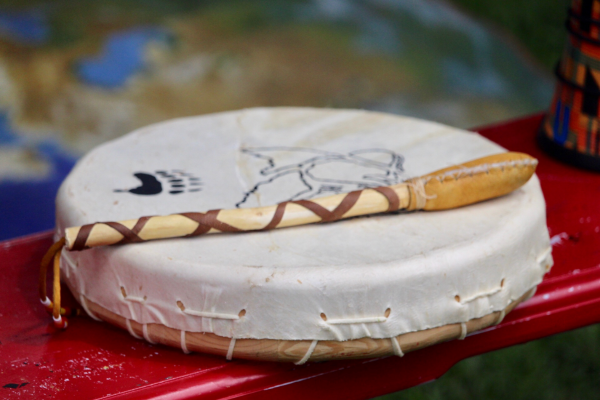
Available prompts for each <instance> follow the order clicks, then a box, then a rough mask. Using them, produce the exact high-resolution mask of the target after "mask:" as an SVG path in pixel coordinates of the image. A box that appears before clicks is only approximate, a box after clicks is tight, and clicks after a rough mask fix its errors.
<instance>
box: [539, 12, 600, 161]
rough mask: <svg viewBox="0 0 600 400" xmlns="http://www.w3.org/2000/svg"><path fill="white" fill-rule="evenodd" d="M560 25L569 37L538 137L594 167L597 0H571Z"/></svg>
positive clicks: (597, 148)
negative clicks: (566, 14) (564, 27)
mask: <svg viewBox="0 0 600 400" xmlns="http://www.w3.org/2000/svg"><path fill="white" fill-rule="evenodd" d="M566 28H567V30H568V32H569V38H568V41H567V45H566V47H565V51H564V54H563V57H562V59H561V60H560V62H559V64H558V65H557V67H556V71H555V73H556V76H557V84H556V90H555V92H554V97H553V99H552V103H551V105H550V109H549V111H548V113H547V115H546V117H545V118H544V120H543V123H542V126H541V129H540V134H539V142H540V145H541V147H542V148H543V149H544V150H546V151H547V152H548V153H550V154H551V155H553V156H555V157H557V158H559V159H561V160H564V161H566V162H569V163H571V164H574V165H577V166H580V167H583V168H588V169H592V170H600V108H599V103H600V2H598V1H591V0H574V1H573V4H572V8H571V9H570V10H569V14H568V19H567V21H566Z"/></svg>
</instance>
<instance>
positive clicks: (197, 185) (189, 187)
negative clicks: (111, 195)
mask: <svg viewBox="0 0 600 400" xmlns="http://www.w3.org/2000/svg"><path fill="white" fill-rule="evenodd" d="M133 176H135V177H136V178H137V179H139V181H140V183H141V185H140V186H136V187H134V188H131V189H115V190H114V191H115V192H117V193H123V192H129V193H132V194H137V195H142V196H152V195H157V194H160V193H162V192H163V188H164V187H165V186H166V187H167V189H166V191H167V192H168V193H169V194H173V195H175V194H181V193H185V192H186V191H187V192H192V193H193V192H200V191H202V181H201V180H200V178H198V177H196V176H194V175H193V174H191V173H188V172H185V171H183V170H180V169H174V170H171V171H170V172H169V171H165V170H159V171H154V173H147V172H136V173H134V174H133Z"/></svg>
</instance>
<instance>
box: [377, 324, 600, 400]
mask: <svg viewBox="0 0 600 400" xmlns="http://www.w3.org/2000/svg"><path fill="white" fill-rule="evenodd" d="M598 398H600V324H599V325H592V326H589V327H587V328H582V329H578V330H575V331H570V332H565V333H562V334H559V335H555V336H550V337H547V338H544V339H540V340H536V341H533V342H529V343H526V344H523V345H519V346H513V347H509V348H506V349H503V350H499V351H495V352H493V353H488V354H484V355H481V356H477V357H473V358H470V359H467V360H464V361H462V362H460V363H458V364H456V365H455V366H454V367H452V368H451V369H450V371H448V372H447V373H446V374H445V375H444V376H442V377H441V378H440V379H438V380H437V381H434V382H431V383H427V384H425V385H421V386H417V387H414V388H412V389H408V390H405V391H402V392H397V393H392V394H389V395H386V396H382V397H379V398H377V399H378V400H424V399H427V400H438V399H444V400H454V399H460V400H469V399H487V400H501V399H502V400H504V399H507V400H508V399H510V400H521V399H522V400H532V399H535V400H537V399H539V400H563V399H564V400H571V399H582V400H583V399H598Z"/></svg>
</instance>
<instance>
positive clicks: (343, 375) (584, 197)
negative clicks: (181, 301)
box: [0, 116, 600, 399]
mask: <svg viewBox="0 0 600 400" xmlns="http://www.w3.org/2000/svg"><path fill="white" fill-rule="evenodd" d="M539 123H540V116H533V117H529V118H525V119H521V120H518V121H513V122H509V123H505V124H502V125H497V126H492V127H488V128H485V129H482V130H481V133H482V134H483V135H485V136H486V137H488V138H490V139H491V140H493V141H495V142H497V143H500V144H501V145H503V146H505V147H506V148H508V149H510V150H515V151H523V152H527V153H529V154H531V155H533V156H535V157H537V158H539V160H540V165H539V168H538V176H539V178H540V179H541V182H542V188H543V191H544V195H545V196H546V201H547V205H548V226H549V228H550V234H551V237H552V244H553V254H554V259H555V266H554V268H553V269H552V271H551V272H550V274H548V275H547V276H546V278H545V280H544V281H543V282H542V284H540V286H539V288H538V291H537V294H536V295H535V296H534V297H533V298H531V299H530V300H529V301H527V302H526V303H524V304H522V305H521V306H520V307H518V308H517V309H516V310H514V311H513V312H512V313H510V314H509V315H508V316H507V317H506V319H505V320H504V321H503V322H502V324H500V325H498V326H495V327H491V328H488V329H486V330H484V331H482V332H481V333H479V334H476V335H473V336H469V337H467V338H466V339H465V340H464V341H453V342H448V343H444V344H440V345H436V346H433V347H430V348H427V349H424V350H420V351H418V352H415V353H410V354H407V355H406V356H405V357H404V358H398V357H386V358H379V359H373V360H356V361H344V362H341V361H335V362H333V361H331V362H324V363H310V364H306V365H303V366H295V365H293V364H274V363H260V362H248V361H235V360H234V361H231V362H226V361H225V360H224V359H223V358H221V357H214V356H206V355H200V354H193V355H184V354H182V352H181V351H179V350H175V349H170V348H166V347H162V346H153V345H150V344H148V343H145V342H144V341H139V340H136V339H134V338H133V337H131V336H130V335H129V334H128V333H127V332H125V331H121V330H119V329H116V328H114V327H112V326H110V325H108V324H106V323H100V322H95V321H93V320H91V319H90V318H87V317H81V318H73V319H71V321H70V322H71V325H70V327H69V328H68V329H67V330H66V331H60V332H58V331H55V329H54V328H53V327H52V326H51V324H50V319H49V317H48V314H46V312H45V311H44V309H43V308H42V306H41V305H40V303H39V300H38V298H37V270H38V264H39V260H40V258H41V256H42V254H43V253H44V252H45V251H46V249H47V248H48V246H49V245H50V241H51V238H50V233H42V234H37V235H32V236H27V237H24V238H20V239H15V240H10V241H6V242H1V243H0V259H1V260H2V262H1V264H0V398H8V399H12V398H36V399H42V398H52V397H54V398H60V399H98V398H109V399H125V398H127V399H130V398H131V399H158V398H161V399H189V398H198V397H201V398H203V399H224V398H239V397H241V398H244V399H258V398H260V399H282V398H289V399H296V398H298V399H306V398H310V397H311V396H315V397H316V396H318V397H320V398H328V399H335V398H342V399H365V398H370V397H374V396H378V395H382V394H385V393H390V392H394V391H398V390H400V389H405V388H408V387H411V386H414V385H417V384H419V383H423V382H427V381H430V380H432V379H436V378H438V377H439V376H441V375H442V374H444V373H445V372H446V371H447V370H448V369H449V368H450V367H451V366H452V365H454V364H455V363H456V362H458V361H460V360H462V359H464V358H467V357H471V356H474V355H477V354H481V353H485V352H489V351H492V350H497V349H500V348H503V347H507V346H511V345H514V344H518V343H523V342H526V341H529V340H534V339H538V338H541V337H544V336H548V335H551V334H554V333H558V332H563V331H566V330H569V329H574V328H579V327H582V326H585V325H589V324H592V323H597V322H600V210H599V209H598V207H597V204H598V200H597V199H600V174H593V173H590V172H586V171H581V170H578V169H575V168H572V167H569V166H566V165H563V164H561V163H559V162H557V161H554V160H553V159H550V158H548V157H547V156H546V155H544V154H543V153H541V152H540V150H538V148H537V146H536V144H535V131H536V129H537V127H538V126H539Z"/></svg>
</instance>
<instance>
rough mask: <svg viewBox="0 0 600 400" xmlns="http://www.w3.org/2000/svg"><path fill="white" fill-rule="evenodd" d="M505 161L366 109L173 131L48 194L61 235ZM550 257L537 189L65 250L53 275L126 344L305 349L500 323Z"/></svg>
mask: <svg viewBox="0 0 600 400" xmlns="http://www.w3.org/2000/svg"><path fill="white" fill-rule="evenodd" d="M503 151H505V150H504V149H502V148H501V147H499V146H498V145H496V144H494V143H492V142H490V141H488V140H486V139H485V138H483V137H481V136H479V135H477V134H475V133H470V132H466V131H462V130H459V129H455V128H450V127H447V126H443V125H440V124H436V123H431V122H425V121H420V120H415V119H412V118H406V117H399V116H392V115H387V114H380V113H372V112H365V111H352V110H318V109H305V108H275V109H249V110H242V111H236V112H228V113H221V114H214V115H208V116H202V117H194V118H185V119H178V120H173V121H168V122H165V123H161V124H157V125H152V126H149V127H146V128H143V129H140V130H137V131H135V132H133V133H131V134H129V135H126V136H124V137H122V138H120V139H118V140H115V141H112V142H109V143H106V144H104V145H102V146H100V147H98V148H97V149H95V150H93V151H92V152H91V153H89V154H88V155H87V156H85V157H84V158H83V159H82V160H81V161H79V163H78V164H77V166H76V167H75V169H74V170H73V172H72V173H71V174H70V175H69V177H68V178H67V179H66V180H65V182H64V183H63V185H62V187H61V189H60V192H59V195H58V198H57V220H58V222H57V225H58V229H59V231H63V230H64V228H66V227H69V226H78V225H83V224H88V223H93V222H98V221H115V220H123V219H131V218H137V217H140V216H146V215H167V214H172V213H180V212H190V211H206V210H210V209H224V208H235V207H241V208H244V207H255V206H264V205H271V204H276V203H278V202H281V201H286V200H299V199H310V198H315V197H319V196H326V195H330V194H335V193H344V192H349V191H352V190H357V189H362V188H366V187H376V186H385V185H392V184H395V183H399V182H402V181H404V180H406V179H408V178H412V177H415V176H419V175H423V174H426V173H429V172H432V171H434V170H437V169H440V168H445V167H448V166H450V165H454V164H460V163H463V162H467V161H470V160H472V159H475V158H479V157H483V156H487V155H491V154H495V153H499V152H503ZM549 249H550V244H549V238H548V231H547V228H546V224H545V205H544V198H543V196H542V193H541V190H540V186H539V182H538V180H537V178H536V177H535V176H534V177H533V178H532V179H531V180H530V181H529V183H527V184H526V185H525V186H524V187H522V188H521V189H519V190H517V191H515V192H513V193H511V194H510V195H507V196H504V197H502V198H498V199H494V200H490V201H486V202H483V203H480V204H476V205H472V206H468V207H463V208H459V209H455V210H449V211H439V212H414V213H404V214H398V213H396V214H386V215H377V216H371V217H361V218H354V219H350V220H345V221H340V222H336V223H331V224H318V225H307V226H301V227H295V228H287V229H278V230H274V231H267V232H254V233H248V234H217V235H207V236H201V237H195V238H187V239H171V240H163V241H154V242H148V243H141V244H133V245H125V246H112V247H104V248H93V249H89V250H86V251H82V252H63V256H62V261H61V262H62V269H63V271H64V273H63V279H64V280H65V281H66V282H67V284H68V285H69V287H70V288H71V290H72V291H73V292H74V293H76V295H77V296H79V299H80V301H81V303H82V305H83V306H84V307H87V306H86V301H87V302H88V303H92V304H94V306H98V307H100V308H101V309H103V310H107V312H109V313H112V314H111V315H113V314H114V316H115V317H114V318H117V317H118V318H121V319H122V321H126V322H124V323H125V324H126V326H127V327H128V329H130V331H131V332H132V333H134V334H136V330H135V329H133V328H131V326H132V324H133V325H135V326H136V327H137V326H139V327H140V328H139V329H140V330H141V331H143V332H144V334H145V332H146V331H144V329H145V327H146V326H149V325H151V324H156V325H161V326H165V327H167V328H172V329H174V330H176V331H181V332H196V333H197V332H204V333H212V334H214V335H215V336H216V337H221V338H227V339H228V340H230V339H231V338H233V339H270V340H280V341H281V340H284V341H285V340H287V341H299V340H304V341H310V342H309V343H312V341H348V340H356V339H361V338H363V339H364V338H371V339H387V338H394V337H397V336H398V335H401V334H405V333H408V332H415V331H422V330H427V329H430V328H435V327H441V326H445V325H449V324H461V323H466V322H467V321H469V320H473V319H477V318H482V317H485V316H486V315H490V314H492V313H494V312H496V313H500V312H502V310H504V309H505V308H507V307H508V306H509V305H510V304H511V303H513V302H514V301H516V300H518V299H520V298H522V297H523V296H524V295H525V294H526V293H528V292H529V291H530V290H531V289H532V288H534V287H535V286H536V285H537V284H538V283H539V282H540V281H541V279H542V276H543V274H544V273H545V272H546V267H548V266H550V265H551V263H552V261H551V256H550V251H549ZM88 311H90V310H89V307H88ZM90 313H92V314H93V312H92V311H90ZM136 329H137V328H136ZM146 329H147V328H146ZM138 333H139V332H138ZM136 335H137V334H136ZM182 347H184V346H182Z"/></svg>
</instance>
